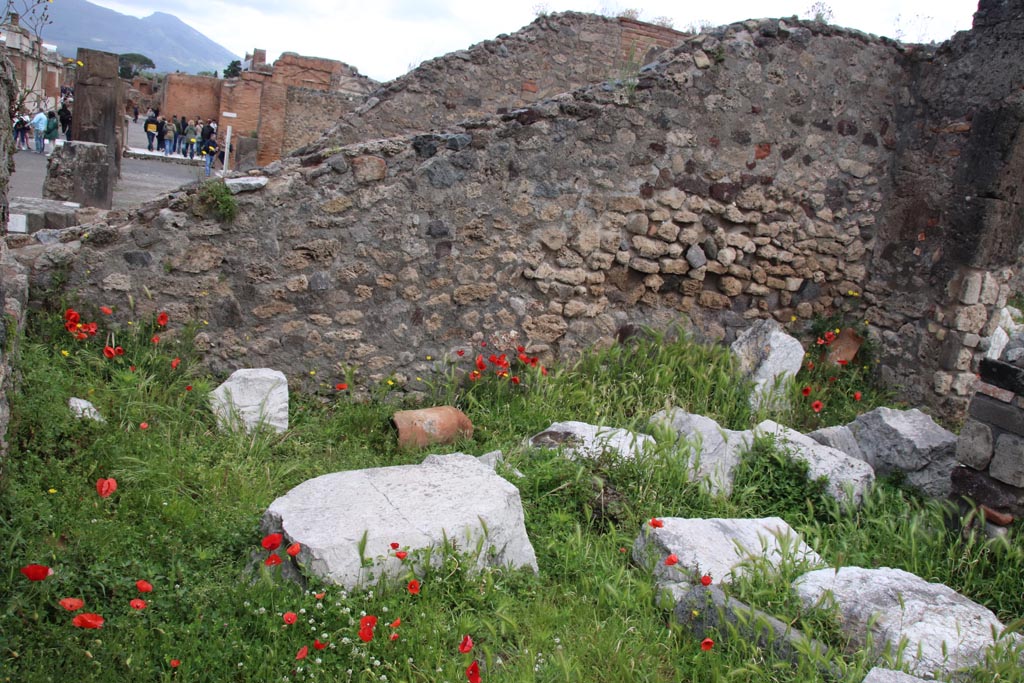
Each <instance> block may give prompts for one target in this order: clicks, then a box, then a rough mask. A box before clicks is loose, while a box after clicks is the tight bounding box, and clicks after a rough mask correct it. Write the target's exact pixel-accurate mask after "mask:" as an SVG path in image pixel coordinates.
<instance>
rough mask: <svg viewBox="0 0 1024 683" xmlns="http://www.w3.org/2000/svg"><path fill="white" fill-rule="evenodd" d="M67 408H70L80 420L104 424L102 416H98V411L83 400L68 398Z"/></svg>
mask: <svg viewBox="0 0 1024 683" xmlns="http://www.w3.org/2000/svg"><path fill="white" fill-rule="evenodd" d="M68 408H70V409H71V412H72V413H73V414H74V415H75V417H77V418H78V419H80V420H92V421H94V422H106V420H105V419H104V418H103V416H102V415H100V411H98V410H96V406H94V405H93V404H92V403H90V402H89V401H86V400H85V399H84V398H74V397H72V398H69V399H68Z"/></svg>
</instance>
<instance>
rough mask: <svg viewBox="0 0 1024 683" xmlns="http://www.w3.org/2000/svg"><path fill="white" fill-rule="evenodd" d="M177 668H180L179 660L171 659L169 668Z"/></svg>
mask: <svg viewBox="0 0 1024 683" xmlns="http://www.w3.org/2000/svg"><path fill="white" fill-rule="evenodd" d="M179 666H181V660H180V659H172V660H171V668H172V669H177V668H178V667H179Z"/></svg>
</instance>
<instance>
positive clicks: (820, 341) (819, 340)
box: [818, 337, 825, 346]
mask: <svg viewBox="0 0 1024 683" xmlns="http://www.w3.org/2000/svg"><path fill="white" fill-rule="evenodd" d="M824 344H825V340H824V339H822V338H821V337H818V346H823V345H824Z"/></svg>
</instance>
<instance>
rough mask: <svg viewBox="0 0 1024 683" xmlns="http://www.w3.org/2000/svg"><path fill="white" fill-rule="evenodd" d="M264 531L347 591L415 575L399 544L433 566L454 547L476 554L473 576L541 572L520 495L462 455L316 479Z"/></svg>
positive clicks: (270, 515) (285, 501)
mask: <svg viewBox="0 0 1024 683" xmlns="http://www.w3.org/2000/svg"><path fill="white" fill-rule="evenodd" d="M261 529H262V531H263V533H274V532H280V533H283V534H284V536H285V537H286V539H287V542H288V543H292V542H298V543H300V544H301V548H302V550H301V551H300V552H299V555H298V557H297V560H298V562H299V563H300V564H302V565H304V566H305V567H306V569H307V570H308V571H309V572H311V573H312V574H314V575H315V576H318V577H320V578H321V579H323V580H325V581H329V582H332V583H335V584H338V585H340V586H345V587H346V588H352V587H355V586H359V585H365V584H368V583H373V582H375V581H376V580H377V579H378V578H380V577H382V576H385V577H400V578H404V577H405V576H406V570H407V569H408V568H409V567H413V568H415V565H414V564H413V563H411V562H410V563H404V562H402V561H401V560H399V559H398V558H396V557H395V556H394V552H393V551H392V550H391V547H390V544H391V543H392V542H395V543H399V544H401V546H402V548H403V549H406V550H407V551H415V550H419V549H431V550H432V556H431V559H432V561H433V562H439V561H440V556H441V550H442V548H443V546H444V544H445V543H446V542H447V543H452V544H454V545H455V546H456V547H457V548H458V549H459V550H460V551H462V552H466V551H469V552H471V553H476V557H475V566H476V567H483V566H487V565H489V566H510V567H514V568H520V567H528V568H530V569H533V570H534V571H536V570H537V559H536V556H535V555H534V552H533V546H532V545H531V544H530V540H529V538H528V537H527V536H526V527H525V525H524V523H523V508H522V503H521V502H520V498H519V491H518V489H516V487H515V486H513V485H512V484H510V483H509V482H507V481H505V480H504V479H502V478H501V477H500V476H498V475H497V474H495V473H494V470H493V469H491V468H490V467H488V466H487V464H485V463H482V462H480V461H479V460H477V458H475V457H473V456H471V455H466V454H465V453H453V454H450V455H432V456H429V457H428V458H427V459H426V460H424V461H423V463H422V464H420V465H400V466H397V467H379V468H373V469H365V470H354V471H350V472H335V473H333V474H325V475H323V476H320V477H317V478H315V479H310V480H309V481H306V482H303V483H302V484H299V485H298V486H296V487H295V488H293V489H292V490H291V491H289V492H288V493H287V494H285V495H284V496H282V497H280V498H278V499H277V500H275V501H274V502H273V503H271V504H270V507H269V508H268V509H267V511H266V513H265V514H264V515H263V521H262V524H261ZM360 546H362V548H363V549H362V557H360V550H359V549H360ZM364 559H365V560H368V561H370V562H369V566H364V562H363V560H364Z"/></svg>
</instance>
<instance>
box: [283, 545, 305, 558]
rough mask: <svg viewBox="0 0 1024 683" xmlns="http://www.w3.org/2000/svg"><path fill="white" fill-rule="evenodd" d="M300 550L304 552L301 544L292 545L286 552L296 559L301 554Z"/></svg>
mask: <svg viewBox="0 0 1024 683" xmlns="http://www.w3.org/2000/svg"><path fill="white" fill-rule="evenodd" d="M300 550H302V546H301V545H300V544H298V543H292V544H291V545H290V546H288V549H287V550H285V552H286V553H288V555H289V556H291V557H295V556H296V555H298V554H299V551H300Z"/></svg>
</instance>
